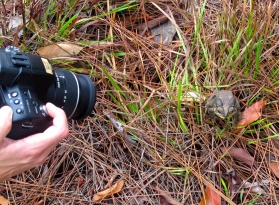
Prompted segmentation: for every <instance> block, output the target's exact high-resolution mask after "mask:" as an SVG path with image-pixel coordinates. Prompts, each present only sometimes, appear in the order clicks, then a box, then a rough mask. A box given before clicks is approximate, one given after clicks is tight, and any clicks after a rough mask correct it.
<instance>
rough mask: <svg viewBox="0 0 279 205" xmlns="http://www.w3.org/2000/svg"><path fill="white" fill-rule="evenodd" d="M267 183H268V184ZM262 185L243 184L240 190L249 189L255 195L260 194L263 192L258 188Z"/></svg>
mask: <svg viewBox="0 0 279 205" xmlns="http://www.w3.org/2000/svg"><path fill="white" fill-rule="evenodd" d="M268 183H269V182H268ZM261 184H262V183H258V182H253V183H250V182H245V181H244V182H243V185H242V188H244V189H250V192H252V193H255V194H262V193H264V192H265V191H264V190H263V189H262V188H261V187H260V185H261ZM264 184H266V182H264Z"/></svg>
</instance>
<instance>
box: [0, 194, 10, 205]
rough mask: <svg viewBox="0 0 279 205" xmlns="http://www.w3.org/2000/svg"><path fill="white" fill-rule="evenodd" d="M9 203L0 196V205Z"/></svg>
mask: <svg viewBox="0 0 279 205" xmlns="http://www.w3.org/2000/svg"><path fill="white" fill-rule="evenodd" d="M9 204H10V202H9V200H8V199H6V198H4V197H3V196H0V205H9Z"/></svg>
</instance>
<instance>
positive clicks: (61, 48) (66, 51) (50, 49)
mask: <svg viewBox="0 0 279 205" xmlns="http://www.w3.org/2000/svg"><path fill="white" fill-rule="evenodd" d="M82 49H83V48H82V47H80V46H78V45H75V44H71V43H56V44H52V45H49V46H45V47H42V48H40V49H38V50H37V53H38V54H40V55H41V56H43V57H45V58H56V57H70V56H75V55H77V54H78V53H79V52H80V51H81V50H82Z"/></svg>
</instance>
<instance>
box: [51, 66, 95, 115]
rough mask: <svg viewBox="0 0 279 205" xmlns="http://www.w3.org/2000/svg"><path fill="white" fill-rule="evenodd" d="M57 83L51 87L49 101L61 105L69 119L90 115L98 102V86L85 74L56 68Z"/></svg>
mask: <svg viewBox="0 0 279 205" xmlns="http://www.w3.org/2000/svg"><path fill="white" fill-rule="evenodd" d="M54 74H55V77H56V79H55V83H54V84H53V85H52V86H51V87H50V88H49V90H48V94H47V100H48V102H52V103H53V104H55V105H56V106H58V107H61V108H62V109H63V110H64V111H65V113H66V116H67V117H68V119H74V120H81V119H84V118H86V117H87V116H89V115H90V114H91V112H92V110H93V108H94V105H95V102H96V87H95V85H94V83H93V82H92V80H91V79H90V78H89V77H88V76H87V75H83V74H75V73H73V72H71V71H67V70H62V69H56V70H54Z"/></svg>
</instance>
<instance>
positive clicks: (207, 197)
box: [199, 187, 221, 205]
mask: <svg viewBox="0 0 279 205" xmlns="http://www.w3.org/2000/svg"><path fill="white" fill-rule="evenodd" d="M199 205H221V197H220V196H219V195H218V194H217V193H216V192H215V191H213V190H212V189H210V187H206V189H205V193H204V196H203V198H202V199H201V201H200V203H199Z"/></svg>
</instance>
